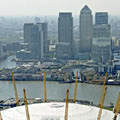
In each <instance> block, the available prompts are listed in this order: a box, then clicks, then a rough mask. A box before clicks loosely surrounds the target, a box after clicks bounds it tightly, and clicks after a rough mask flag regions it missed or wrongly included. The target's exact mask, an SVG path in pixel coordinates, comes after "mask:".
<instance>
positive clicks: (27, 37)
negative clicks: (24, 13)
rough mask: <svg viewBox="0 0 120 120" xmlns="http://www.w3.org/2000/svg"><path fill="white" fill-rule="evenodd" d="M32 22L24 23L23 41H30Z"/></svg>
mask: <svg viewBox="0 0 120 120" xmlns="http://www.w3.org/2000/svg"><path fill="white" fill-rule="evenodd" d="M33 25H34V24H33V23H25V24H24V42H25V43H31V38H32V36H31V35H32V28H33Z"/></svg>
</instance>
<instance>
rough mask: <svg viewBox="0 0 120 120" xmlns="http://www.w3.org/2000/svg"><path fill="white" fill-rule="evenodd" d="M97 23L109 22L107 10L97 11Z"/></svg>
mask: <svg viewBox="0 0 120 120" xmlns="http://www.w3.org/2000/svg"><path fill="white" fill-rule="evenodd" d="M95 24H108V13H107V12H96V14H95Z"/></svg>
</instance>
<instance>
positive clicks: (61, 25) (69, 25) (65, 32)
mask: <svg viewBox="0 0 120 120" xmlns="http://www.w3.org/2000/svg"><path fill="white" fill-rule="evenodd" d="M58 42H67V43H72V42H73V17H72V13H69V12H66V13H65V12H60V13H59V18H58Z"/></svg>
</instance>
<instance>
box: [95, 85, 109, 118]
mask: <svg viewBox="0 0 120 120" xmlns="http://www.w3.org/2000/svg"><path fill="white" fill-rule="evenodd" d="M106 91H107V87H106V86H105V87H104V91H103V94H102V98H101V102H100V103H99V107H100V109H99V114H98V118H97V120H100V119H101V115H102V109H103V105H104V101H105V95H106Z"/></svg>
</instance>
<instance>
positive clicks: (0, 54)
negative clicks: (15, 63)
mask: <svg viewBox="0 0 120 120" xmlns="http://www.w3.org/2000/svg"><path fill="white" fill-rule="evenodd" d="M2 57H3V47H2V42H1V41H0V59H1V58H2Z"/></svg>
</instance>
